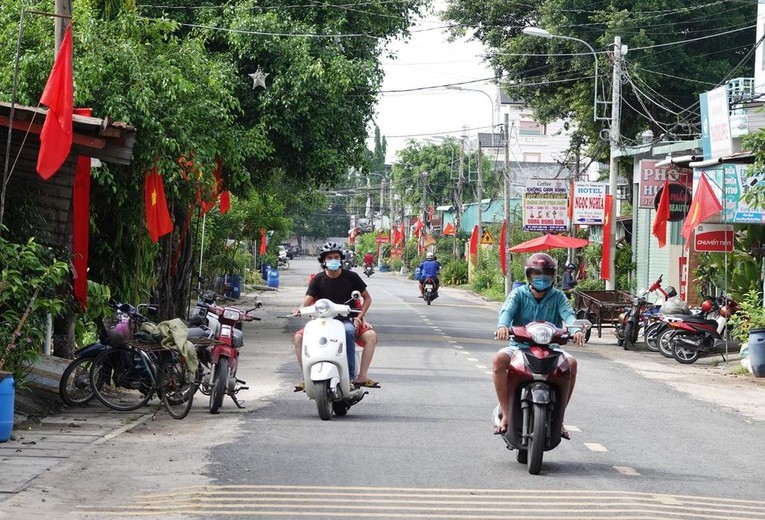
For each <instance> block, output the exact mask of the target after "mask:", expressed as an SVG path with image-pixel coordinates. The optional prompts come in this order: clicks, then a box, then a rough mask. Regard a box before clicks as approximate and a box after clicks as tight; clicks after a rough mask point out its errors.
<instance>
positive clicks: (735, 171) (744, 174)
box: [693, 164, 765, 224]
mask: <svg viewBox="0 0 765 520" xmlns="http://www.w3.org/2000/svg"><path fill="white" fill-rule="evenodd" d="M749 168H750V166H749V165H746V164H720V165H716V166H713V167H711V168H695V169H694V171H693V179H694V189H695V187H696V185H697V184H698V181H699V178H700V177H701V172H704V173H705V174H706V175H707V178H708V179H709V185H710V186H711V187H712V191H714V193H715V195H716V196H717V200H719V201H720V203H721V204H722V207H723V210H722V212H720V213H717V214H715V215H712V216H711V217H710V218H709V219H708V220H707V221H706V222H725V223H732V224H763V223H765V210H763V209H762V208H755V207H751V206H749V205H748V204H747V203H746V202H744V200H743V198H744V195H746V192H747V191H749V189H751V188H752V187H754V186H757V185H758V184H760V183H762V182H763V180H762V179H763V172H760V173H754V174H752V173H750V172H749V171H748V170H749ZM723 187H724V188H725V190H724V194H723Z"/></svg>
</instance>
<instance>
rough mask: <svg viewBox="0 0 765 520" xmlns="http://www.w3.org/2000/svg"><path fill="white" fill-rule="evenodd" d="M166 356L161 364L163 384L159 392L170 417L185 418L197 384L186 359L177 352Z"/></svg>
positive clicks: (160, 371) (160, 370) (189, 409)
mask: <svg viewBox="0 0 765 520" xmlns="http://www.w3.org/2000/svg"><path fill="white" fill-rule="evenodd" d="M166 357H167V358H168V359H164V360H162V362H161V363H160V365H159V367H160V368H159V373H160V374H161V375H160V377H161V378H162V384H161V385H160V387H159V391H158V393H159V395H160V396H161V397H162V403H163V404H164V405H165V408H166V409H167V413H169V414H170V417H172V418H173V419H183V418H184V417H186V416H187V415H188V414H189V412H190V411H191V404H192V403H193V402H194V391H195V389H196V385H195V384H194V381H193V380H192V378H191V374H189V373H188V371H187V370H186V362H185V360H183V359H182V358H181V357H180V356H178V355H176V354H173V355H172V356H166Z"/></svg>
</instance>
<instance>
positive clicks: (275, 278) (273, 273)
mask: <svg viewBox="0 0 765 520" xmlns="http://www.w3.org/2000/svg"><path fill="white" fill-rule="evenodd" d="M266 283H267V285H268V286H269V287H274V288H276V287H279V269H274V268H273V267H272V268H271V269H270V270H269V271H268V281H267V282H266Z"/></svg>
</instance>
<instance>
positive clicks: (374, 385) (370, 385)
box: [353, 379, 380, 388]
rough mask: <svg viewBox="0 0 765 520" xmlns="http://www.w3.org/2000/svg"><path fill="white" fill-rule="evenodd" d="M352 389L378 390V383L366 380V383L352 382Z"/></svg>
mask: <svg viewBox="0 0 765 520" xmlns="http://www.w3.org/2000/svg"><path fill="white" fill-rule="evenodd" d="M353 387H354V388H380V383H378V382H377V381H373V380H372V379H367V380H366V381H353Z"/></svg>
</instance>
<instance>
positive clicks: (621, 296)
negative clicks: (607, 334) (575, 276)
mask: <svg viewBox="0 0 765 520" xmlns="http://www.w3.org/2000/svg"><path fill="white" fill-rule="evenodd" d="M573 295H574V305H573V306H574V311H576V317H577V318H579V319H588V320H590V321H591V322H592V327H593V328H595V327H597V329H598V337H601V334H602V329H603V327H612V328H613V327H616V321H617V318H618V317H619V314H621V313H622V312H624V310H625V309H627V308H628V307H629V306H630V305H631V304H632V295H631V294H630V293H628V292H624V291H616V290H613V291H580V290H574V291H573ZM589 336H590V335H589V331H588V334H587V339H589Z"/></svg>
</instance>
